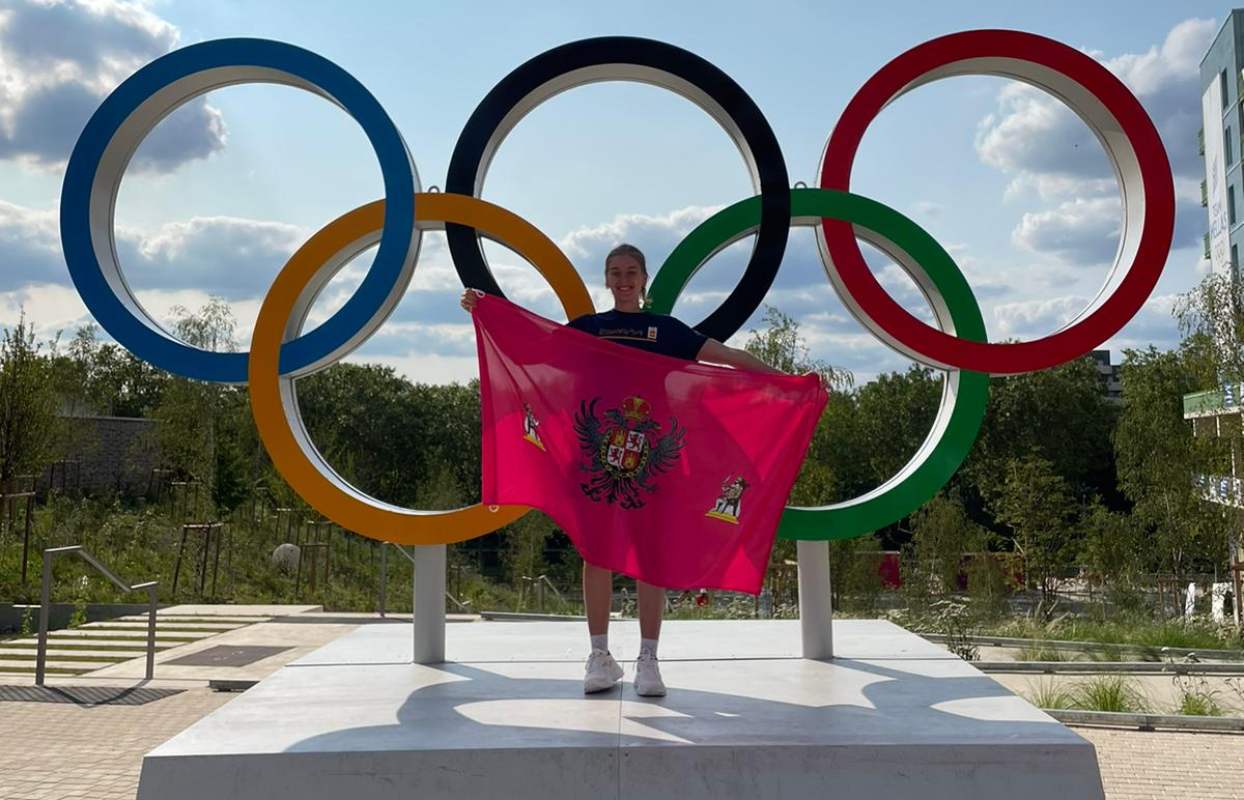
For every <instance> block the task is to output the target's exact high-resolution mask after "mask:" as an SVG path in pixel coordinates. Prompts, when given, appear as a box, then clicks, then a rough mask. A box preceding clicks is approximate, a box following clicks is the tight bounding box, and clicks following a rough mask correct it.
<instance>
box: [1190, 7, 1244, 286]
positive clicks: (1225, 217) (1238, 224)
mask: <svg viewBox="0 0 1244 800" xmlns="http://www.w3.org/2000/svg"><path fill="white" fill-rule="evenodd" d="M1242 71H1244V9H1235V10H1233V11H1231V13H1230V14H1228V15H1227V19H1226V21H1225V22H1223V24H1222V27H1221V28H1220V29H1219V31H1218V36H1217V37H1215V39H1214V43H1213V44H1212V45H1210V48H1209V51H1208V52H1206V53H1205V57H1204V58H1203V59H1202V60H1201V84H1200V86H1201V124H1202V128H1201V133H1200V136H1199V137H1198V139H1199V141H1198V149H1199V150H1200V152H1201V155H1203V156H1204V158H1205V180H1203V181H1202V182H1201V205H1203V206H1205V207H1206V209H1208V211H1209V227H1208V229H1207V230H1206V232H1205V257H1206V258H1208V259H1209V260H1210V262H1211V264H1212V265H1213V269H1214V272H1216V273H1220V274H1221V273H1225V272H1227V271H1230V273H1231V274H1232V275H1234V274H1236V272H1237V270H1238V265H1239V263H1240V259H1239V254H1240V250H1241V247H1242V246H1244V177H1242V176H1241V172H1242V170H1241V167H1240V158H1241V156H1242V155H1244V152H1241V151H1244V113H1242V111H1244V108H1242V107H1241V105H1240V98H1241V96H1242V95H1244V91H1241V90H1242V89H1244V77H1242V75H1244V72H1242Z"/></svg>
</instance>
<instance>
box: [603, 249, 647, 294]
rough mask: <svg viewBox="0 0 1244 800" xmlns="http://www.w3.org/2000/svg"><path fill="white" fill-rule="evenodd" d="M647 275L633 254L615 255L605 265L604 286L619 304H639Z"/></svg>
mask: <svg viewBox="0 0 1244 800" xmlns="http://www.w3.org/2000/svg"><path fill="white" fill-rule="evenodd" d="M647 282H648V276H647V274H646V273H645V272H644V268H643V267H642V266H641V265H640V263H639V261H638V260H637V259H636V258H635V257H634V256H629V255H625V254H623V255H616V256H614V257H613V258H611V259H609V263H608V264H606V265H605V288H607V289H608V290H609V291H610V292H612V293H613V302H614V303H615V304H616V305H619V306H631V305H639V301H640V298H641V297H642V296H643V289H644V284H645V283H647Z"/></svg>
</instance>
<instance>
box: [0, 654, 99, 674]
mask: <svg viewBox="0 0 1244 800" xmlns="http://www.w3.org/2000/svg"><path fill="white" fill-rule="evenodd" d="M113 663H114V662H112V661H48V663H47V672H48V673H49V674H57V675H81V674H83V673H84V672H94V671H95V670H97V669H103V668H104V667H111V666H112V665H113ZM34 671H35V662H33V661H9V660H7V659H3V658H0V672H21V673H25V672H30V673H33V672H34Z"/></svg>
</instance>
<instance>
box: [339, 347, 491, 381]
mask: <svg viewBox="0 0 1244 800" xmlns="http://www.w3.org/2000/svg"><path fill="white" fill-rule="evenodd" d="M346 360H347V361H349V362H353V363H359V364H363V363H366V364H381V365H384V366H387V367H392V368H393V369H394V370H395V371H396V372H397V373H398V374H399V375H404V376H405V377H406V378H407V379H408V380H410V381H411V382H413V383H467V382H468V381H470V380H471V379H473V378H478V377H479V362H478V361H477V360H476V358H475V356H470V357H467V356H442V355H439V354H437V353H426V352H421V351H418V350H411V351H409V352H407V353H405V354H404V355H397V356H386V355H381V356H373V355H366V354H361V353H360V354H355V355H353V356H351V357H349V358H347V359H346Z"/></svg>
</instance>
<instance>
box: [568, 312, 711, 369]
mask: <svg viewBox="0 0 1244 800" xmlns="http://www.w3.org/2000/svg"><path fill="white" fill-rule="evenodd" d="M568 324H569V325H570V327H572V328H574V329H576V330H580V331H583V332H584V333H590V334H592V335H593V336H595V337H597V338H599V339H608V340H609V341H611V342H617V343H618V344H625V345H629V346H631V347H637V348H639V349H640V350H647V351H648V352H649V353H660V354H661V355H663V356H673V357H674V358H683V359H686V360H688V361H695V357H696V355H698V354H699V352H700V348H701V347H703V346H704V343H705V342H706V341H708V337H707V336H705V335H704V334H702V333H698V332H697V331H695V330H692V329H691V327H690V326H688V325H687V324H686V323H685V322H682V321H681V320H678V319H675V318H674V317H670V316H666V315H665V314H649V313H648V312H646V311H618V310H616V309H615V310H613V311H603V312H601V313H600V314H585V315H584V316H582V317H578V318H577V319H572V320H571V321H570V322H569V323H568Z"/></svg>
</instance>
